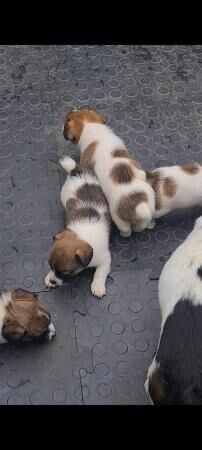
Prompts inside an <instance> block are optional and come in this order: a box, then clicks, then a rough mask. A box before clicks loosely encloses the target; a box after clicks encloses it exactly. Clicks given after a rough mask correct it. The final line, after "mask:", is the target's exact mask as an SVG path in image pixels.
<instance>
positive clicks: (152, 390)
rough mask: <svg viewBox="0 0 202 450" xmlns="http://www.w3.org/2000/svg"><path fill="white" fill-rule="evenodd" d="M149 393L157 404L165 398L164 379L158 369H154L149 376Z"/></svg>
mask: <svg viewBox="0 0 202 450" xmlns="http://www.w3.org/2000/svg"><path fill="white" fill-rule="evenodd" d="M149 395H150V397H151V399H152V401H153V402H154V403H155V404H159V403H161V402H163V400H164V399H165V387H164V381H163V379H162V376H161V374H160V371H159V369H156V370H155V372H153V373H152V375H151V376H150V379H149Z"/></svg>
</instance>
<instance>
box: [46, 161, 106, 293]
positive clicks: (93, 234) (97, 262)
mask: <svg viewBox="0 0 202 450" xmlns="http://www.w3.org/2000/svg"><path fill="white" fill-rule="evenodd" d="M71 159H72V158H70V157H65V158H64V159H63V160H62V167H63V168H64V169H65V170H66V171H67V172H71V170H72V169H73V168H74V167H75V166H74V165H73V163H72V162H71ZM72 161H73V160H72ZM85 183H88V184H97V185H98V186H100V183H99V181H98V179H97V177H96V176H95V175H93V174H91V173H88V172H83V173H81V174H80V176H79V177H72V176H71V174H70V175H68V176H67V179H66V181H65V183H64V185H63V187H62V190H61V202H62V204H63V206H64V208H65V209H66V203H67V201H68V200H69V199H72V198H77V197H76V191H77V190H78V188H79V187H81V186H82V185H83V184H85ZM89 205H91V206H93V207H95V209H96V211H97V212H98V213H99V214H100V216H101V217H102V219H101V220H100V221H99V222H97V221H96V220H93V219H90V218H85V219H83V220H76V221H73V222H70V223H69V224H68V228H70V229H71V230H72V231H74V232H75V233H76V234H77V236H78V238H79V239H82V240H84V241H85V242H87V243H88V244H89V245H91V247H92V248H93V258H92V260H91V261H90V264H89V265H88V267H96V271H95V273H94V277H93V281H92V284H91V291H92V294H93V295H95V296H97V297H99V298H101V297H103V296H104V295H105V293H106V289H105V284H106V279H107V276H108V274H109V272H110V265H111V255H110V251H109V232H110V230H109V224H107V222H106V219H105V217H104V214H105V213H107V212H108V207H107V205H106V206H105V205H102V204H101V205H100V204H92V202H91V203H89V202H88V201H85V202H83V201H80V206H89ZM52 280H53V281H55V282H56V283H57V284H52V283H51V281H52ZM44 282H45V285H46V286H47V287H51V288H54V287H56V285H61V284H62V280H59V279H58V278H57V277H56V276H55V274H54V272H53V271H52V270H51V271H50V272H49V273H48V274H47V275H46V277H45V279H44Z"/></svg>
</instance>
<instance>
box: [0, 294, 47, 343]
mask: <svg viewBox="0 0 202 450" xmlns="http://www.w3.org/2000/svg"><path fill="white" fill-rule="evenodd" d="M53 336H55V327H54V325H53V324H52V322H51V316H50V314H49V312H48V311H47V309H46V308H44V306H42V305H40V304H39V303H38V300H37V296H36V295H35V294H32V293H31V292H27V291H24V290H23V289H15V290H13V291H7V292H6V291H4V292H2V293H1V295H0V344H4V343H6V342H19V341H45V340H48V341H50V340H51V339H52V338H53Z"/></svg>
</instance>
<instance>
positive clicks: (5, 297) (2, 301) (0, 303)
mask: <svg viewBox="0 0 202 450" xmlns="http://www.w3.org/2000/svg"><path fill="white" fill-rule="evenodd" d="M11 301H12V299H11V293H10V292H3V294H1V296H0V344H5V342H6V340H5V339H4V337H3V336H2V327H3V323H4V318H5V315H6V306H7V305H8V303H10V302H11Z"/></svg>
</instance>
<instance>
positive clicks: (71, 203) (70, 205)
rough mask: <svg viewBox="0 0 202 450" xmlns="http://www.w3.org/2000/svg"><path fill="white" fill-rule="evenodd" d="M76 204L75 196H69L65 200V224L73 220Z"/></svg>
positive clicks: (77, 202)
mask: <svg viewBox="0 0 202 450" xmlns="http://www.w3.org/2000/svg"><path fill="white" fill-rule="evenodd" d="M78 204H79V201H78V200H77V199H76V198H70V199H69V200H68V201H67V202H66V225H68V223H70V222H73V221H74V220H75V218H76V212H77V208H78Z"/></svg>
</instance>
